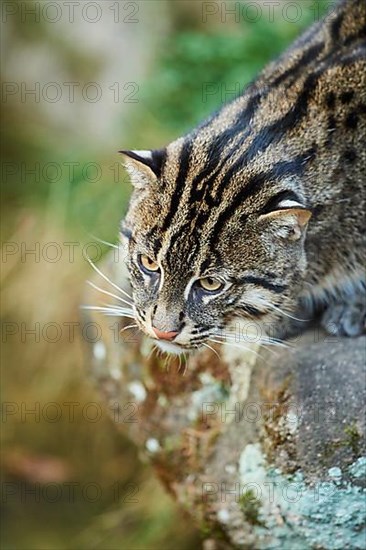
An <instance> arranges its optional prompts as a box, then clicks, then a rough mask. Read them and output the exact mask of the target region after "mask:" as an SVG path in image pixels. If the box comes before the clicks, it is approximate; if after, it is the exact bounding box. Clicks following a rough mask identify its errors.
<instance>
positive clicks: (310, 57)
mask: <svg viewBox="0 0 366 550" xmlns="http://www.w3.org/2000/svg"><path fill="white" fill-rule="evenodd" d="M323 49H324V42H320V44H315V46H311V47H310V48H309V49H308V50H306V51H305V52H304V53H303V54H302V56H301V57H300V59H299V60H298V61H297V62H296V63H295V64H294V65H293V66H292V67H289V68H288V69H286V70H285V71H284V72H283V73H282V74H280V75H279V76H278V77H277V78H275V80H274V81H273V82H271V86H273V87H276V86H279V85H280V84H282V82H284V81H285V80H286V79H287V78H289V77H292V78H293V77H296V76H297V75H298V73H299V72H300V71H302V70H304V68H305V67H306V66H307V65H309V64H310V63H311V62H313V61H314V60H315V59H316V58H317V57H318V55H319V54H320V53H321V52H322V51H323Z"/></svg>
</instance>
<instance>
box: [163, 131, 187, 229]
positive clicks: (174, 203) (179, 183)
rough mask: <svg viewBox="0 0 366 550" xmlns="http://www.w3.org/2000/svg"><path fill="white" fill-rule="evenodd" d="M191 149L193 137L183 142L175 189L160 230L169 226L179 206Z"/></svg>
mask: <svg viewBox="0 0 366 550" xmlns="http://www.w3.org/2000/svg"><path fill="white" fill-rule="evenodd" d="M192 149H193V138H190V140H189V141H185V142H184V143H183V147H182V152H181V155H180V158H179V172H178V176H177V179H176V181H175V189H174V192H173V195H172V197H171V200H170V205H169V210H168V213H167V215H166V216H165V219H164V221H163V224H162V227H161V230H162V231H166V230H167V229H168V227H169V226H170V224H171V222H172V220H173V217H174V216H175V214H176V212H177V210H178V207H179V198H180V196H181V194H182V191H183V189H184V184H185V181H186V178H187V174H188V170H189V161H190V157H191V154H192Z"/></svg>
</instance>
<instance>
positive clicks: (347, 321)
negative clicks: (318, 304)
mask: <svg viewBox="0 0 366 550" xmlns="http://www.w3.org/2000/svg"><path fill="white" fill-rule="evenodd" d="M322 326H323V328H325V330H326V331H327V332H328V333H329V334H332V335H334V336H351V337H355V336H360V335H361V334H364V333H365V332H366V297H365V295H364V294H363V295H362V296H355V297H354V298H350V299H349V300H347V301H346V300H344V301H338V302H334V303H331V304H329V306H328V307H327V309H326V310H325V312H324V314H323V317H322Z"/></svg>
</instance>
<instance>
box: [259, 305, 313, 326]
mask: <svg viewBox="0 0 366 550" xmlns="http://www.w3.org/2000/svg"><path fill="white" fill-rule="evenodd" d="M266 305H267V306H268V307H269V308H272V309H273V310H274V311H278V313H281V315H284V316H285V317H289V318H290V319H293V320H294V321H299V322H300V323H306V322H308V321H311V319H299V318H298V317H294V316H293V315H290V314H289V313H287V312H286V311H283V309H281V308H280V307H277V306H274V305H273V304H271V303H270V302H268V304H266Z"/></svg>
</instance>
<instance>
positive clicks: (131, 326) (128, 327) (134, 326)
mask: <svg viewBox="0 0 366 550" xmlns="http://www.w3.org/2000/svg"><path fill="white" fill-rule="evenodd" d="M130 328H138V325H136V323H133V324H132V325H128V326H127V327H124V328H123V329H121V330H120V332H119V333H120V334H122V332H124V331H125V330H128V329H130Z"/></svg>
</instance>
